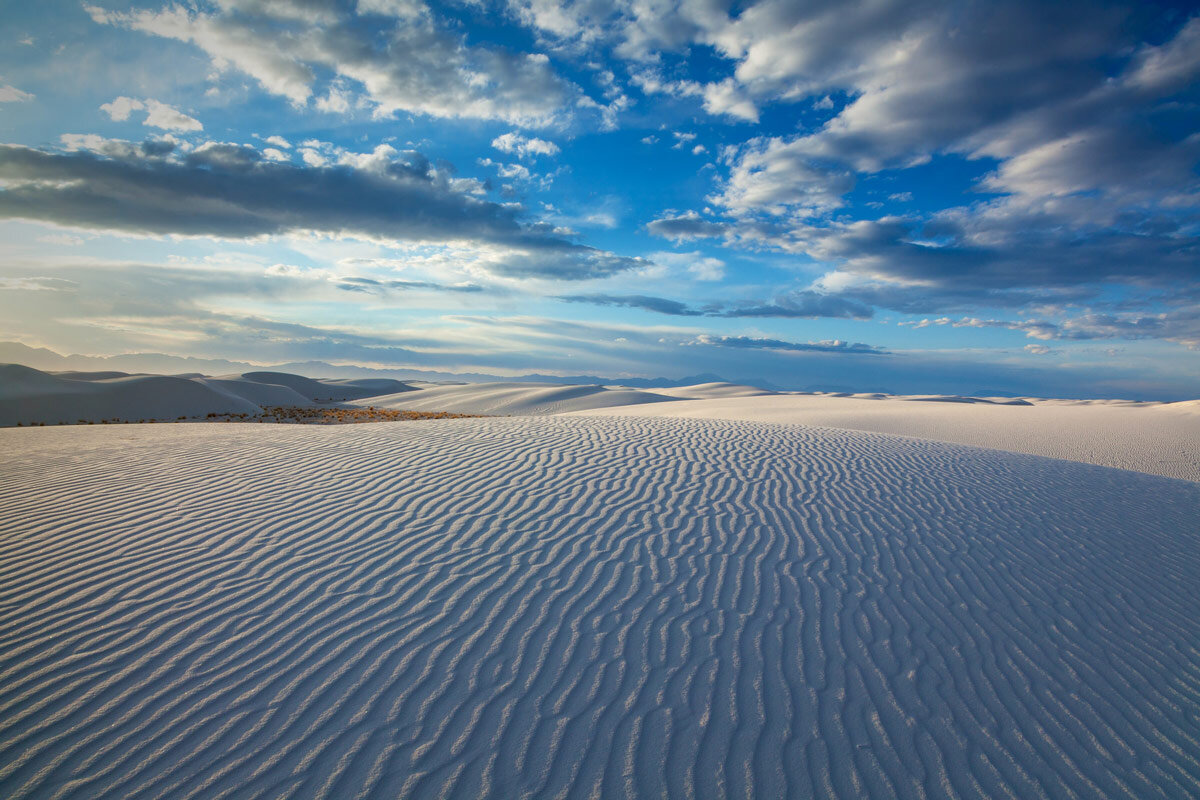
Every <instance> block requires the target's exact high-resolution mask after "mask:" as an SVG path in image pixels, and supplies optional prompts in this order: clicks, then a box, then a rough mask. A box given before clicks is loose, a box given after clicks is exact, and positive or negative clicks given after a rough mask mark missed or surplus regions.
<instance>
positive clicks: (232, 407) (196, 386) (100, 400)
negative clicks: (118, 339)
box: [0, 364, 262, 425]
mask: <svg viewBox="0 0 1200 800" xmlns="http://www.w3.org/2000/svg"><path fill="white" fill-rule="evenodd" d="M261 411H262V409H261V408H259V406H258V405H256V404H255V403H253V402H252V401H250V400H247V399H246V398H244V397H240V396H238V395H235V394H232V393H231V392H229V391H227V390H225V388H224V387H223V386H220V385H206V384H205V383H203V382H200V381H196V380H193V379H191V378H177V377H172V376H167V375H130V376H124V377H116V378H105V379H92V380H72V379H70V378H64V377H61V376H58V375H50V374H47V373H45V372H39V371H38V370H35V369H31V368H29V367H23V366H20V365H18V364H0V425H16V424H18V423H20V424H23V425H28V424H30V423H35V422H41V423H49V424H55V423H60V422H65V423H74V422H77V421H80V420H84V421H91V422H99V421H100V420H102V419H123V420H139V419H175V418H176V417H179V416H189V417H190V416H204V415H206V414H210V413H212V414H258V413H261Z"/></svg>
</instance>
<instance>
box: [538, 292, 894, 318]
mask: <svg viewBox="0 0 1200 800" xmlns="http://www.w3.org/2000/svg"><path fill="white" fill-rule="evenodd" d="M557 299H558V300H562V301H564V302H567V303H589V304H591V305H598V306H623V307H625V308H637V309H641V310H643V311H653V312H655V313H658V314H669V315H671V316H677V317H727V318H736V317H780V318H791V319H814V318H818V317H834V318H842V319H869V318H870V317H871V314H872V312H871V309H870V308H868V307H866V306H864V305H862V304H861V303H856V302H854V301H852V300H847V299H845V298H841V297H838V296H836V295H824V294H819V293H817V292H813V291H808V290H800V291H794V292H788V293H786V294H782V295H779V296H778V297H776V298H775V299H774V300H773V301H771V302H767V303H762V302H750V303H725V302H712V303H707V304H705V305H704V306H702V307H700V308H694V307H692V306H689V305H687V304H686V303H682V302H679V301H677V300H668V299H666V298H663V297H652V296H649V295H641V294H632V295H611V294H576V295H563V296H560V297H558V298H557Z"/></svg>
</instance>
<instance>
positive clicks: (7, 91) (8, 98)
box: [0, 86, 34, 103]
mask: <svg viewBox="0 0 1200 800" xmlns="http://www.w3.org/2000/svg"><path fill="white" fill-rule="evenodd" d="M33 98H34V95H32V94H30V93H29V92H22V91H21V90H20V89H18V88H17V87H15V86H0V103H25V102H28V101H30V100H32V99H33Z"/></svg>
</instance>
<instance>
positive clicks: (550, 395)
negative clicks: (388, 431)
mask: <svg viewBox="0 0 1200 800" xmlns="http://www.w3.org/2000/svg"><path fill="white" fill-rule="evenodd" d="M671 400H674V398H672V397H668V396H666V395H665V394H662V393H659V392H658V390H655V391H653V392H652V391H648V390H645V389H629V388H626V387H619V386H618V387H608V386H589V385H561V384H548V383H462V384H452V385H449V386H429V387H427V388H422V389H420V390H419V391H416V392H411V393H409V392H406V393H404V394H401V395H396V396H385V397H372V398H369V399H367V400H362V401H359V403H358V404H359V405H373V406H376V407H381V408H404V409H408V410H412V411H451V412H454V413H456V414H493V415H498V416H500V415H507V414H512V415H527V414H558V413H562V412H567V411H587V410H591V409H596V408H607V407H609V406H627V405H640V404H644V403H662V402H668V401H671Z"/></svg>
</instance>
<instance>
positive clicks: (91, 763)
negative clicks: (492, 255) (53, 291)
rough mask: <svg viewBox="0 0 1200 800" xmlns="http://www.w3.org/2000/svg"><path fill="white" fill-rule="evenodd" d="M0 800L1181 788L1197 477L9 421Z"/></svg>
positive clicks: (814, 439)
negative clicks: (25, 425) (26, 425)
mask: <svg viewBox="0 0 1200 800" xmlns="http://www.w3.org/2000/svg"><path fill="white" fill-rule="evenodd" d="M0 448H3V450H4V452H5V453H6V454H7V455H6V459H5V461H4V464H3V467H2V469H3V478H4V480H3V481H2V482H0V796H3V797H5V798H21V797H78V798H85V797H86V798H93V797H114V798H116V797H122V798H125V797H169V798H186V797H297V798H307V797H329V798H352V797H379V798H393V797H412V798H426V797H443V796H445V797H463V798H475V797H495V798H519V797H592V796H605V797H647V798H649V797H654V798H659V797H664V796H671V797H700V798H707V797H749V796H757V797H797V798H800V797H814V796H816V797H844V798H856V797H879V798H885V797H897V796H900V797H970V798H973V797H1008V796H1011V797H1020V798H1037V797H1070V796H1076V797H1087V798H1097V797H1130V796H1132V797H1138V798H1156V797H1163V798H1167V797H1188V796H1197V795H1200V649H1198V643H1200V538H1198V536H1197V520H1200V486H1198V485H1196V484H1194V483H1188V482H1184V481H1176V480H1171V479H1168V478H1161V477H1156V476H1151V475H1141V474H1136V473H1130V472H1121V471H1117V470H1111V469H1105V468H1102V467H1096V466H1091V465H1086V464H1077V463H1072V462H1064V461H1056V460H1050V459H1043V458H1038V457H1034V456H1027V455H1018V454H1013V453H1005V452H999V451H991V450H980V449H974V448H969V447H962V446H957V445H949V444H943V443H937V442H931V441H922V440H916V439H905V438H900V437H890V436H885V435H878V434H872V433H862V432H854V431H845V430H823V429H814V428H803V427H800V426H789V425H771V424H762V423H750V422H731V421H714V420H690V419H647V418H636V417H625V418H604V419H601V418H564V417H525V418H512V419H465V420H446V421H435V422H417V423H394V424H393V423H385V424H378V425H369V426H346V427H321V428H314V427H299V426H298V427H289V426H265V425H264V426H259V425H254V426H234V425H201V424H195V425H186V424H184V425H172V426H162V425H155V426H137V425H132V426H121V427H101V428H97V427H73V428H44V429H43V428H39V429H32V430H31V429H7V430H2V431H0Z"/></svg>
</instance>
